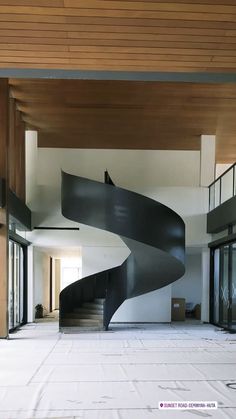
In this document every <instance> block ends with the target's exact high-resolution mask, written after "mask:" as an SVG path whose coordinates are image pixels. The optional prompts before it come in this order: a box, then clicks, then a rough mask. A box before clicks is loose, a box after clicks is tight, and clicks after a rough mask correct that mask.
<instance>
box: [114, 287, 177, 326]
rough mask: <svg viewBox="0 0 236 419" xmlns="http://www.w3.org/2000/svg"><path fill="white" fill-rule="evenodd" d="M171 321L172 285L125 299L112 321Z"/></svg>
mask: <svg viewBox="0 0 236 419" xmlns="http://www.w3.org/2000/svg"><path fill="white" fill-rule="evenodd" d="M170 321H171V286H170V285H169V286H167V287H164V288H161V289H159V290H156V291H152V292H149V293H147V294H143V295H140V296H139V297H135V298H131V299H130V300H126V301H124V303H123V304H122V305H121V306H120V307H119V308H118V310H117V312H116V313H115V314H114V316H113V317H112V322H121V323H123V322H131V323H136V322H154V323H155V322H157V323H168V322H170Z"/></svg>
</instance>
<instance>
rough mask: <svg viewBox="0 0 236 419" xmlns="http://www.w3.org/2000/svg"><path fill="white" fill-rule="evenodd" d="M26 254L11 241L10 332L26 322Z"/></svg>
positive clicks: (18, 245) (19, 246)
mask: <svg viewBox="0 0 236 419" xmlns="http://www.w3.org/2000/svg"><path fill="white" fill-rule="evenodd" d="M24 295H25V290H24V254H23V249H22V246H21V245H20V244H18V243H15V242H13V241H11V240H10V241H9V286H8V298H9V330H11V329H14V328H15V327H17V326H19V325H20V324H22V323H23V321H24Z"/></svg>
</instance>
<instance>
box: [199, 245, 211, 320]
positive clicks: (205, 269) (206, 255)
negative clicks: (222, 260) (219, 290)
mask: <svg viewBox="0 0 236 419" xmlns="http://www.w3.org/2000/svg"><path fill="white" fill-rule="evenodd" d="M209 297H210V250H209V249H207V248H206V249H202V304H201V321H203V322H207V323H208V322H209Z"/></svg>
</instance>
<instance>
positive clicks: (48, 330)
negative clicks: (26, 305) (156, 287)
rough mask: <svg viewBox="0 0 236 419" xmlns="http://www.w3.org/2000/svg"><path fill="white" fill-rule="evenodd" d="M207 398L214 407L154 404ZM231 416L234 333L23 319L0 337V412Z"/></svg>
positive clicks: (111, 417) (150, 418) (235, 383)
mask: <svg viewBox="0 0 236 419" xmlns="http://www.w3.org/2000/svg"><path fill="white" fill-rule="evenodd" d="M165 401H175V402H180V401H195V402H196V401H198V402H199V401H204V402H205V401H215V402H218V409H217V410H205V409H204V410H201V409H198V408H196V409H193V410H192V409H188V410H168V409H165V410H163V409H161V408H160V409H159V408H158V406H159V402H165ZM235 417H236V335H235V334H229V333H227V332H224V331H222V330H220V329H218V328H215V327H214V326H211V325H201V324H198V323H195V324H192V323H191V322H185V323H174V324H171V325H170V324H149V325H140V324H137V325H130V326H128V325H118V324H117V325H113V326H112V330H110V331H109V332H94V333H83V334H60V333H58V323H57V322H55V321H54V322H53V321H50V322H42V323H40V322H39V323H37V324H35V323H34V324H28V325H26V326H24V327H22V328H21V330H20V331H18V332H17V333H14V334H11V335H10V339H9V340H1V341H0V418H4V419H13V418H17V419H29V418H41V419H43V418H44V419H46V418H67V419H68V418H81V419H82V418H83V419H155V418H164V419H166V418H167V419H170V418H171V419H176V418H178V419H182V418H184V419H191V418H193V419H194V418H214V419H218V418H219V419H224V418H232V419H233V418H235Z"/></svg>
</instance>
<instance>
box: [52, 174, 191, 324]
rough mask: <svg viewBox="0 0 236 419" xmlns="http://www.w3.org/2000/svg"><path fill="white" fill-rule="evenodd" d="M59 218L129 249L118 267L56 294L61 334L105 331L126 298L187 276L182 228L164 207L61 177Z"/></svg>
mask: <svg viewBox="0 0 236 419" xmlns="http://www.w3.org/2000/svg"><path fill="white" fill-rule="evenodd" d="M62 214H63V215H64V216H65V217H66V218H68V219H71V220H73V221H77V222H79V223H82V224H87V225H89V226H93V227H96V228H100V229H102V230H106V231H109V232H112V233H115V234H117V235H119V236H120V237H121V239H122V240H123V241H124V243H125V244H126V245H127V246H128V248H129V249H130V252H131V253H130V255H129V256H128V258H127V259H126V260H125V261H124V262H123V264H121V266H118V267H114V268H112V269H108V270H106V271H103V272H99V273H97V274H95V275H91V276H88V277H85V278H83V279H81V280H78V281H76V282H74V283H72V284H70V285H69V286H67V287H66V288H64V289H63V290H62V291H61V293H60V317H59V326H60V330H62V331H65V332H66V331H69V330H71V329H72V330H74V331H75V330H79V331H80V330H81V331H82V330H101V329H105V330H107V329H108V326H109V323H110V321H111V319H112V316H113V315H114V313H115V312H116V310H117V309H118V308H119V306H120V305H121V304H122V303H123V302H124V301H125V300H126V299H128V298H132V297H136V296H139V295H141V294H145V293H148V292H150V291H154V290H157V289H159V288H162V287H164V286H166V285H169V284H171V283H172V282H174V281H176V280H177V279H178V278H180V277H181V276H182V275H183V274H184V271H185V267H184V258H185V226H184V222H183V220H182V219H181V217H180V216H179V215H178V214H176V213H175V212H174V211H173V210H171V209H170V208H168V207H167V206H165V205H163V204H161V203H159V202H157V201H154V200H153V199H150V198H147V197H145V196H143V195H140V194H137V193H135V192H131V191H128V190H125V189H122V188H118V187H116V186H115V185H114V184H113V182H112V180H111V178H110V176H109V174H108V173H107V172H105V183H101V182H97V181H93V180H89V179H86V178H83V177H79V176H74V175H71V174H68V173H65V172H62Z"/></svg>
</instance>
